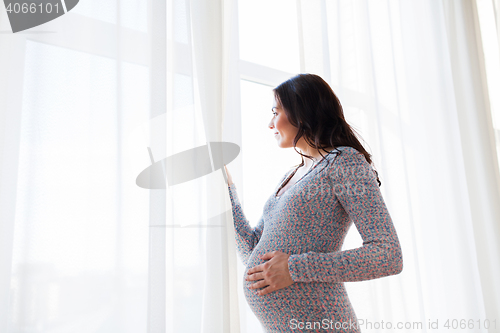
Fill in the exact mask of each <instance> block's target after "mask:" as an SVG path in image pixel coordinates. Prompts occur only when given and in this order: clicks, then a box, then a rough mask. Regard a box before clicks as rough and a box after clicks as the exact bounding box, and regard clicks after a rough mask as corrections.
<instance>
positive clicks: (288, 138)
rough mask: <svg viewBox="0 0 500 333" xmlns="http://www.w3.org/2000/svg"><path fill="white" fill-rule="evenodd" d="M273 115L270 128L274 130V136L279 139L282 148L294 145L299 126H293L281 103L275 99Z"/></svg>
mask: <svg viewBox="0 0 500 333" xmlns="http://www.w3.org/2000/svg"><path fill="white" fill-rule="evenodd" d="M272 112H273V117H272V118H271V121H270V122H269V128H270V129H271V130H272V131H273V134H274V137H275V138H276V140H278V146H279V147H280V148H290V147H293V138H295V136H296V135H297V132H298V130H299V129H298V128H297V127H295V126H293V125H292V124H291V123H290V122H289V121H288V117H287V115H286V113H285V110H284V109H283V108H282V106H281V105H280V103H279V102H278V101H277V100H276V98H275V99H274V103H273V108H272Z"/></svg>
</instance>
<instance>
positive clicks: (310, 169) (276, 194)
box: [274, 159, 323, 199]
mask: <svg viewBox="0 0 500 333" xmlns="http://www.w3.org/2000/svg"><path fill="white" fill-rule="evenodd" d="M322 161H323V159H322V160H321V161H320V162H318V163H316V164H315V165H313V166H312V167H311V168H309V170H307V172H306V173H305V174H304V175H302V177H300V178H299V180H297V181H296V182H295V184H293V185H292V186H290V187H289V188H288V189H287V190H286V191H285V192H283V193H281V195H278V193H279V192H280V191H281V189H282V188H283V187H282V185H283V184H284V183H285V182H287V181H289V180H290V178H292V177H293V176H294V175H295V173H296V172H297V170H298V169H299V167H297V168H296V169H295V171H293V172H292V173H291V174H290V175H289V176H288V177H287V178H285V180H284V181H282V182H281V184H280V187H279V188H278V191H276V192H275V193H274V197H275V198H276V199H280V198H281V197H282V196H284V195H285V193H286V192H288V191H290V190H291V189H292V188H293V187H294V186H295V185H297V183H298V182H300V181H301V180H302V179H303V178H304V177H305V176H307V175H308V174H309V172H311V171H312V170H313V169H314V168H316V166H317V165H318V164H320V163H321V162H322Z"/></svg>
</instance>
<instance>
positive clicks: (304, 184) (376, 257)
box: [229, 146, 403, 332]
mask: <svg viewBox="0 0 500 333" xmlns="http://www.w3.org/2000/svg"><path fill="white" fill-rule="evenodd" d="M323 155H325V153H324V152H323ZM296 170H297V169H295V171H296ZM293 174H294V170H293V169H292V170H289V171H288V172H287V173H286V174H285V176H284V177H283V178H282V180H281V181H280V183H279V184H278V186H276V188H275V190H274V191H273V194H272V195H271V196H270V197H269V199H268V200H267V202H266V203H265V205H264V209H263V214H262V217H261V218H260V220H259V221H258V223H257V225H256V227H255V228H252V227H251V226H250V224H249V222H248V220H247V219H246V217H245V215H244V213H243V210H242V207H241V203H240V201H239V198H238V195H237V192H236V186H235V184H234V183H233V184H231V185H230V186H229V195H230V198H231V204H232V211H233V219H234V224H235V231H236V233H235V235H236V243H237V249H238V256H239V258H240V259H241V260H242V261H243V264H244V265H245V267H246V269H245V274H244V276H243V277H242V278H243V286H244V288H243V289H244V295H245V298H246V300H247V302H248V304H249V306H250V308H251V309H252V311H253V312H254V314H255V315H256V316H257V318H258V319H259V320H260V322H261V323H262V326H263V328H264V329H265V331H266V332H301V331H303V332H361V330H360V329H359V327H358V323H357V317H356V314H355V312H354V309H353V307H352V305H351V302H350V301H349V298H348V295H347V292H346V289H345V286H344V282H348V281H363V280H370V279H376V278H380V277H384V276H389V275H394V274H398V273H400V272H401V271H402V269H403V256H402V251H401V247H400V244H399V239H398V236H397V234H396V230H395V228H394V225H393V222H392V219H391V216H390V215H389V212H388V210H387V207H386V205H385V202H384V200H383V198H382V194H381V192H380V188H379V186H378V183H377V181H376V175H375V172H374V171H373V168H372V167H371V166H370V165H369V164H368V162H367V161H366V159H365V157H364V155H363V154H361V153H360V152H359V151H357V150H356V149H354V148H352V147H348V146H341V147H338V148H336V149H335V150H333V151H332V152H331V153H330V154H328V155H326V157H325V158H324V159H323V160H321V161H320V162H319V163H317V164H316V165H314V166H313V167H312V168H311V169H310V170H309V171H308V172H307V173H306V174H305V175H304V176H302V178H301V179H299V180H298V181H297V182H296V183H295V184H294V185H292V186H291V187H289V188H288V190H286V191H285V192H284V193H283V194H282V195H281V196H280V197H278V196H277V192H278V191H279V189H280V185H282V184H284V182H285V179H287V177H289V178H290V177H292V176H293ZM353 222H354V224H355V226H356V228H357V230H358V232H359V233H360V235H361V237H362V239H363V245H362V246H361V247H358V248H355V249H350V250H345V251H341V248H342V243H343V242H344V238H345V236H346V234H347V231H348V230H349V228H350V226H351V225H352V223H353ZM275 250H278V251H282V252H285V253H288V254H290V257H289V259H288V268H289V272H290V276H291V277H292V280H293V281H294V283H293V284H292V285H290V286H288V287H286V288H282V289H279V290H275V291H273V292H270V293H268V294H265V295H257V291H258V290H262V289H263V288H254V289H250V288H249V286H250V285H251V284H253V283H255V282H256V280H252V281H246V280H245V277H246V273H247V271H248V270H249V269H250V268H252V267H255V266H257V265H260V264H262V263H264V262H266V261H268V260H267V259H266V260H264V259H260V258H259V257H258V255H263V254H265V253H267V252H271V251H275Z"/></svg>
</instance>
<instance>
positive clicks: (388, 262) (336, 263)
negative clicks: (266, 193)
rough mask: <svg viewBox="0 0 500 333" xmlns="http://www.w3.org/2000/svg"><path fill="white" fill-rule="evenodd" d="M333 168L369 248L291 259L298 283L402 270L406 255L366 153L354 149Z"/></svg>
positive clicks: (343, 201) (331, 171)
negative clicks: (403, 252)
mask: <svg viewBox="0 0 500 333" xmlns="http://www.w3.org/2000/svg"><path fill="white" fill-rule="evenodd" d="M334 165H335V167H333V165H330V167H329V175H330V181H331V182H332V186H333V190H334V193H335V195H336V196H337V198H338V200H339V202H340V204H341V205H342V207H343V208H344V209H345V211H346V212H347V214H348V215H349V218H350V219H351V220H352V221H353V222H354V224H355V225H356V228H357V229H358V231H359V233H360V234H361V237H362V239H363V246H361V247H358V248H355V249H351V250H345V251H338V252H333V253H316V252H308V253H303V254H296V255H291V256H290V257H289V259H288V266H289V271H290V275H291V277H292V279H293V281H294V282H312V281H318V282H348V281H363V280H371V279H376V278H380V277H384V276H389V275H395V274H399V273H400V272H401V271H402V270H403V255H402V251H401V246H400V244H399V239H398V236H397V234H396V230H395V228H394V225H393V223H392V219H391V216H390V214H389V211H388V210H387V207H386V205H385V202H384V199H383V197H382V193H381V192H380V188H379V186H378V183H377V181H376V177H375V173H374V171H373V169H372V168H371V166H370V165H369V164H368V162H367V161H366V159H365V157H364V155H363V154H361V153H359V152H358V151H357V150H355V149H354V148H348V149H345V150H344V151H342V153H341V154H340V155H339V156H338V157H336V161H335V163H334Z"/></svg>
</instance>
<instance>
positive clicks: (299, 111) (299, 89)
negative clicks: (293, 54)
mask: <svg viewBox="0 0 500 333" xmlns="http://www.w3.org/2000/svg"><path fill="white" fill-rule="evenodd" d="M273 93H274V97H275V98H276V101H277V102H278V103H279V105H280V106H281V107H282V108H283V109H284V110H285V113H286V115H287V117H288V121H289V122H290V123H291V124H292V125H293V126H295V127H298V129H299V130H298V132H297V135H296V136H295V138H294V139H293V148H294V150H295V151H296V152H297V153H298V154H300V155H301V156H302V163H301V164H300V165H299V166H302V165H304V157H307V158H310V159H312V158H313V157H312V156H309V155H304V154H302V153H301V152H299V151H297V149H296V144H297V142H298V141H299V139H300V138H301V137H303V138H304V140H305V141H306V142H307V144H308V145H309V146H311V147H312V148H315V149H318V150H319V151H320V155H321V156H322V157H323V158H324V155H323V154H321V150H323V151H325V152H326V153H327V154H331V152H329V151H327V150H325V148H328V147H333V148H337V147H340V146H349V147H352V148H354V149H356V150H357V151H359V152H360V153H362V154H363V155H364V156H365V159H366V161H367V162H368V164H370V165H371V164H372V160H371V155H370V154H369V153H368V152H367V151H366V150H365V148H364V147H363V146H362V145H361V143H360V142H359V140H358V138H357V137H356V135H358V136H359V134H358V133H357V132H356V131H355V130H354V129H353V128H351V126H350V125H349V124H348V123H347V122H346V120H345V118H344V111H343V109H342V105H341V104H340V101H339V99H338V98H337V96H336V95H335V93H334V92H333V90H332V88H331V87H330V86H329V85H328V83H326V82H325V81H324V80H323V79H322V78H321V77H319V76H318V75H315V74H299V75H296V76H294V77H292V78H290V79H288V80H287V81H285V82H283V83H281V84H280V85H279V86H277V87H276V88H274V89H273ZM374 171H375V174H376V176H377V182H378V186H379V187H380V186H381V185H382V183H381V182H380V179H379V177H378V172H377V171H376V170H375V169H374Z"/></svg>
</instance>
